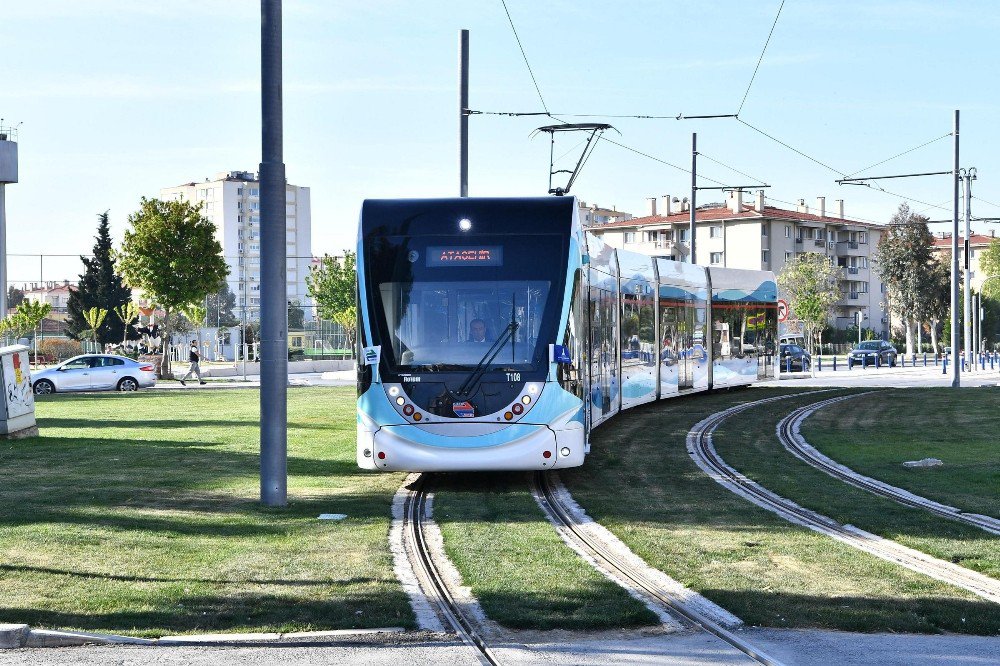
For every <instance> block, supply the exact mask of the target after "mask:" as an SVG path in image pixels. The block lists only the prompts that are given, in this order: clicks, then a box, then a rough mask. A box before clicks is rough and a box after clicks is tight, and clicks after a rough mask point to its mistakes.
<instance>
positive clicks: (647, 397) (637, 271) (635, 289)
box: [616, 250, 657, 409]
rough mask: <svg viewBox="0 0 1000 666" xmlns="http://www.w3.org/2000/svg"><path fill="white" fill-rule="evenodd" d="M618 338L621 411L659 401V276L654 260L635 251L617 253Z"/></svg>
mask: <svg viewBox="0 0 1000 666" xmlns="http://www.w3.org/2000/svg"><path fill="white" fill-rule="evenodd" d="M616 255H617V257H618V267H619V271H620V273H621V276H620V277H619V279H618V286H619V293H620V294H621V298H620V301H619V311H618V316H619V322H620V327H619V335H618V345H619V349H620V350H621V408H622V409H628V408H630V407H635V406H637V405H641V404H644V403H647V402H652V401H654V400H656V395H657V358H656V357H657V354H656V306H655V290H654V288H653V285H654V284H655V283H656V273H655V267H654V261H655V260H654V259H653V258H652V257H649V256H647V255H643V254H637V253H634V252H624V251H621V250H619V251H617V252H616Z"/></svg>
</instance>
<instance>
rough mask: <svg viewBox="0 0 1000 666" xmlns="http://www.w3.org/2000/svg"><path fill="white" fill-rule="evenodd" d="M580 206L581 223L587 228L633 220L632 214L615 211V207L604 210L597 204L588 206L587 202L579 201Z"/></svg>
mask: <svg viewBox="0 0 1000 666" xmlns="http://www.w3.org/2000/svg"><path fill="white" fill-rule="evenodd" d="M577 204H578V205H579V206H580V223H581V224H582V225H583V226H585V227H594V226H599V225H602V224H608V223H609V222H622V221H624V220H631V219H632V217H633V216H632V214H631V213H626V212H624V211H620V210H615V208H614V207H611V208H602V207H601V206H598V205H597V204H589V205H588V204H587V202H586V201H579V200H578V201H577Z"/></svg>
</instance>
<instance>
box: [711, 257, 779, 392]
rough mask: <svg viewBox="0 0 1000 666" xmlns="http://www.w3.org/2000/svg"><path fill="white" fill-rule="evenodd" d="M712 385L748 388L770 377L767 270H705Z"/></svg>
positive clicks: (773, 333)
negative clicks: (709, 295) (709, 293)
mask: <svg viewBox="0 0 1000 666" xmlns="http://www.w3.org/2000/svg"><path fill="white" fill-rule="evenodd" d="M710 277H711V287H712V302H711V317H712V325H711V336H712V386H713V388H724V387H729V386H742V385H746V384H752V383H754V382H756V381H757V380H758V379H765V378H768V377H773V376H774V358H775V347H776V344H775V343H776V339H777V291H778V290H777V285H776V283H775V280H774V274H773V273H771V272H769V271H748V270H740V269H732V268H713V269H711V271H710Z"/></svg>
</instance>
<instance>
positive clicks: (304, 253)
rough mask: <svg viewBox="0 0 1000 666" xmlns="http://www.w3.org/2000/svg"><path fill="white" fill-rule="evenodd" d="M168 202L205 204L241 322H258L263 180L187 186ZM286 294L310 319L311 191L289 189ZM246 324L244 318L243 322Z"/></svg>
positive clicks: (239, 175)
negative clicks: (300, 306)
mask: <svg viewBox="0 0 1000 666" xmlns="http://www.w3.org/2000/svg"><path fill="white" fill-rule="evenodd" d="M160 198H161V199H163V200H166V201H174V200H178V201H189V202H191V203H193V204H196V205H197V204H201V206H202V213H203V214H204V215H205V216H206V217H207V218H208V219H209V220H210V221H211V222H213V223H214V224H215V233H216V237H217V239H218V240H219V242H220V243H221V245H222V253H223V255H224V256H225V259H226V264H227V265H228V266H229V277H228V278H227V279H228V283H229V288H230V289H232V291H233V293H234V294H235V295H236V306H237V309H238V310H239V312H236V313H235V314H236V315H237V316H238V317H241V315H243V316H245V317H246V319H247V320H249V321H254V320H258V319H259V318H260V180H259V178H258V177H257V175H256V174H254V173H251V172H247V171H229V172H225V173H220V174H217V175H216V176H215V177H214V178H211V179H208V178H206V179H205V181H204V182H201V183H185V184H184V185H178V186H176V187H165V188H163V189H161V190H160ZM285 256H286V262H287V268H286V276H285V282H286V283H285V293H286V296H287V299H288V301H298V302H299V303H300V304H301V305H302V307H303V309H304V310H305V312H306V316H307V317H309V318H311V317H312V313H313V309H312V307H310V306H311V305H312V303H311V301H310V299H309V297H308V294H307V289H306V276H308V275H309V266H310V262H311V261H312V213H311V208H310V196H309V188H308V187H299V186H297V185H289V184H287V183H286V184H285ZM241 318H242V317H241Z"/></svg>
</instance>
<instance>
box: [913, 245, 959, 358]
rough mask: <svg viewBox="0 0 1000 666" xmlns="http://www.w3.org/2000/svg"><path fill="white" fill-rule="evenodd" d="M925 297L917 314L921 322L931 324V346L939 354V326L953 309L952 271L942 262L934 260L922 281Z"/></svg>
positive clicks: (921, 300)
mask: <svg viewBox="0 0 1000 666" xmlns="http://www.w3.org/2000/svg"><path fill="white" fill-rule="evenodd" d="M921 282H922V286H921V289H922V290H923V291H924V297H923V298H921V299H920V305H921V309H920V311H919V312H918V313H917V315H918V319H919V320H920V321H927V322H929V324H930V331H931V346H932V348H933V350H934V353H935V354H937V353H938V326H939V325H940V324H941V322H942V321H944V320H946V319H947V318H948V316H949V314H950V313H949V310H950V309H951V269H950V268H949V267H948V266H947V265H946V264H945V263H944V262H943V261H940V260H932V261H931V262H930V264H929V265H928V267H927V273H926V275H925V276H924V277H923V279H922V280H921Z"/></svg>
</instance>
